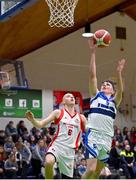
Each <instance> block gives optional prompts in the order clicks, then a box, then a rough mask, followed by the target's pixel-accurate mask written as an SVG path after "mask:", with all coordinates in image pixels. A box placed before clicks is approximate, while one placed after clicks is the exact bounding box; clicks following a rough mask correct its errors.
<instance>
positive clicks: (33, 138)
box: [29, 135, 36, 151]
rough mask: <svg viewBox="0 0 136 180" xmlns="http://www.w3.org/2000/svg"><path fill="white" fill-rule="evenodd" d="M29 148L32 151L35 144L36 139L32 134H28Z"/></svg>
mask: <svg viewBox="0 0 136 180" xmlns="http://www.w3.org/2000/svg"><path fill="white" fill-rule="evenodd" d="M29 143H30V150H31V151H32V150H33V149H34V148H35V146H36V140H35V137H34V136H33V135H30V136H29Z"/></svg>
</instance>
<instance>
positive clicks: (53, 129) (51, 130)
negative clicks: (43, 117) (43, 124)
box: [48, 122, 56, 136]
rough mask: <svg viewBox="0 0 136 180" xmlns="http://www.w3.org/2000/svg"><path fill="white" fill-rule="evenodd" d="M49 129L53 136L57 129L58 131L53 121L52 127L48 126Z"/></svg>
mask: <svg viewBox="0 0 136 180" xmlns="http://www.w3.org/2000/svg"><path fill="white" fill-rule="evenodd" d="M48 130H49V134H50V135H51V136H53V135H54V133H55V131H56V128H55V124H54V123H53V122H52V123H51V125H50V127H49V128H48Z"/></svg>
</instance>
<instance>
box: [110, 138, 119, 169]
mask: <svg viewBox="0 0 136 180" xmlns="http://www.w3.org/2000/svg"><path fill="white" fill-rule="evenodd" d="M121 148H122V146H121V144H120V143H119V141H115V146H114V147H112V148H111V151H110V157H109V164H110V166H111V167H114V168H115V169H119V167H120V152H121V150H122V149H121Z"/></svg>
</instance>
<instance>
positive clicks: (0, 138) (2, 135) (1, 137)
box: [0, 130, 6, 145]
mask: <svg viewBox="0 0 136 180" xmlns="http://www.w3.org/2000/svg"><path fill="white" fill-rule="evenodd" d="M5 136H6V135H5V131H4V130H0V145H4V143H5Z"/></svg>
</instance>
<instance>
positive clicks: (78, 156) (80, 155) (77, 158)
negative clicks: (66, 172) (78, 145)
mask: <svg viewBox="0 0 136 180" xmlns="http://www.w3.org/2000/svg"><path fill="white" fill-rule="evenodd" d="M84 158H85V157H84V154H83V151H82V149H78V151H76V154H75V161H76V164H77V166H79V165H80V162H81V159H84Z"/></svg>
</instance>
